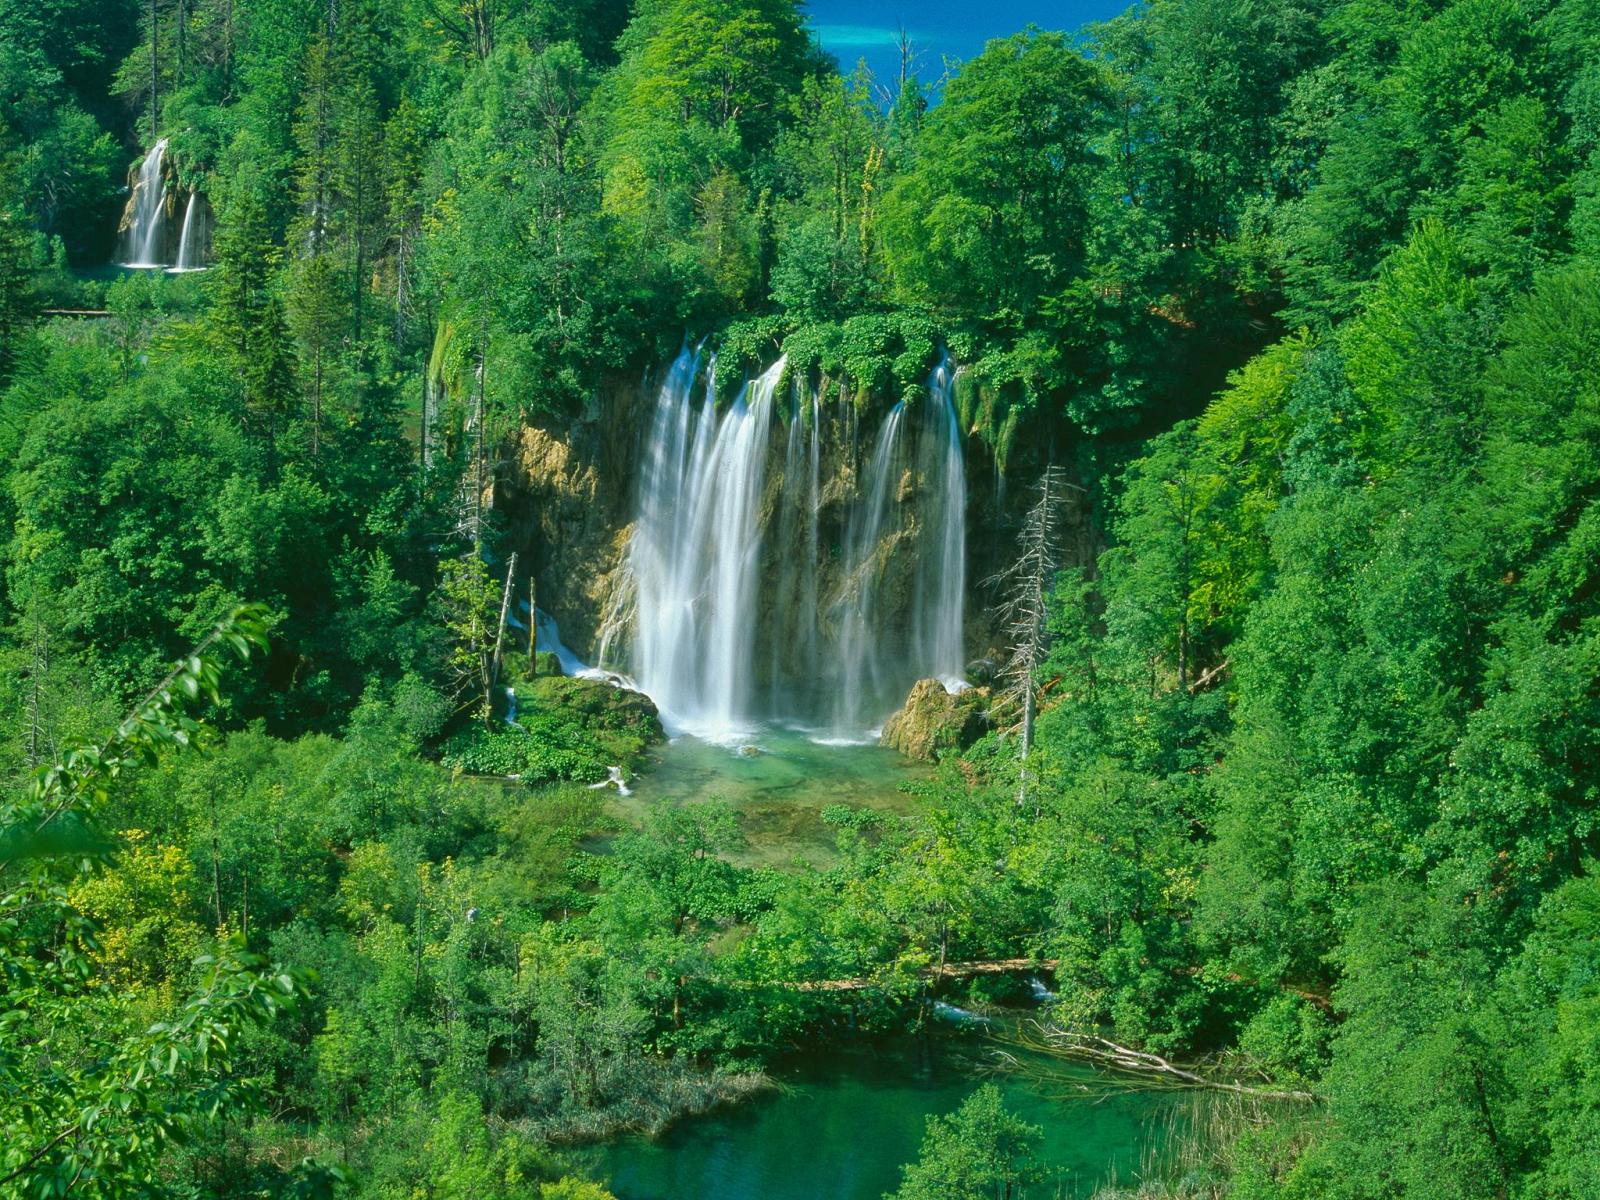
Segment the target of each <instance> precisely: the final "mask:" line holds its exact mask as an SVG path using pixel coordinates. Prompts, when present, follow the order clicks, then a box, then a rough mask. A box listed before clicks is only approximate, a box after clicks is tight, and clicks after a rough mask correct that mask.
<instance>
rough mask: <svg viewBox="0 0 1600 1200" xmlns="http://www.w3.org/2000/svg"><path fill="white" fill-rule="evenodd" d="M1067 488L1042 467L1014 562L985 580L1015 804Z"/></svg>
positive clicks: (1059, 473) (1020, 793)
mask: <svg viewBox="0 0 1600 1200" xmlns="http://www.w3.org/2000/svg"><path fill="white" fill-rule="evenodd" d="M1071 486H1072V485H1071V484H1069V483H1068V482H1067V476H1066V472H1065V471H1064V470H1063V469H1062V468H1060V467H1056V466H1050V467H1046V468H1045V470H1044V473H1043V474H1042V475H1041V476H1040V477H1039V484H1038V492H1039V498H1038V500H1037V501H1036V502H1035V503H1034V505H1033V507H1032V508H1030V509H1029V510H1028V515H1027V518H1026V519H1025V520H1024V521H1023V523H1022V533H1021V535H1020V537H1019V539H1018V541H1019V547H1018V548H1019V554H1018V556H1017V559H1016V561H1015V562H1013V563H1012V564H1011V565H1010V566H1009V567H1007V568H1005V569H1004V570H1003V571H1001V572H999V573H998V574H997V575H995V576H994V577H993V578H992V579H990V581H989V582H990V585H991V586H993V587H994V588H995V589H996V590H997V591H998V592H999V593H1000V595H1001V596H1002V600H1001V606H1000V616H1001V620H1002V621H1003V622H1004V625H1005V630H1006V641H1007V644H1008V650H1009V657H1008V658H1007V661H1006V665H1005V667H1004V668H1003V669H1002V670H1001V673H1000V674H1001V678H1002V679H1003V680H1004V681H1005V686H1004V688H1003V689H1002V691H1001V693H1000V696H999V703H998V704H997V705H996V706H995V708H996V710H997V711H1000V712H1005V713H1009V714H1011V715H1012V716H1013V720H1012V721H1011V724H1010V725H1009V726H1004V727H1003V731H1004V732H1006V733H1008V734H1009V733H1015V734H1016V735H1017V762H1018V769H1017V803H1018V804H1019V805H1021V804H1024V803H1026V802H1027V799H1028V755H1029V754H1030V753H1031V752H1032V750H1033V723H1034V718H1035V716H1036V715H1037V713H1038V687H1037V684H1036V682H1035V679H1036V676H1037V674H1038V671H1039V668H1040V667H1041V666H1043V664H1044V656H1045V652H1046V650H1047V649H1048V645H1047V634H1046V618H1047V617H1048V615H1049V603H1050V591H1051V588H1052V587H1053V585H1054V583H1055V577H1056V570H1057V567H1058V565H1059V563H1060V559H1061V503H1062V500H1063V499H1064V498H1065V496H1066V493H1067V490H1068V489H1069V488H1070V487H1071Z"/></svg>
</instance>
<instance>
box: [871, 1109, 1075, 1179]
mask: <svg viewBox="0 0 1600 1200" xmlns="http://www.w3.org/2000/svg"><path fill="white" fill-rule="evenodd" d="M1038 1141H1039V1127H1038V1126H1037V1125H1029V1124H1028V1123H1027V1122H1025V1121H1023V1120H1021V1119H1020V1118H1018V1117H1015V1116H1013V1115H1012V1114H1011V1113H1009V1112H1008V1111H1006V1107H1005V1102H1004V1100H1003V1099H1002V1097H1001V1095H1000V1089H999V1088H998V1087H996V1086H995V1085H994V1084H992V1083H986V1084H984V1085H983V1086H982V1087H980V1088H979V1089H978V1090H977V1091H975V1092H973V1093H972V1095H970V1096H968V1097H967V1098H966V1100H964V1101H962V1104H961V1107H960V1108H959V1109H958V1110H957V1111H956V1112H955V1113H954V1114H953V1115H951V1116H945V1117H939V1116H935V1117H929V1118H928V1132H927V1134H926V1135H925V1136H924V1137H923V1139H922V1152H921V1154H920V1156H919V1157H918V1159H917V1161H916V1162H914V1163H911V1164H909V1165H907V1166H906V1168H905V1178H904V1180H903V1182H902V1183H901V1184H900V1187H899V1188H898V1189H897V1190H896V1191H894V1192H893V1193H891V1194H890V1195H889V1196H887V1197H885V1200H1024V1198H1025V1197H1026V1196H1027V1194H1028V1188H1029V1186H1030V1185H1032V1184H1035V1183H1038V1182H1040V1181H1041V1180H1042V1179H1043V1177H1044V1176H1043V1172H1042V1171H1041V1170H1040V1169H1039V1167H1038V1165H1037V1163H1036V1162H1035V1160H1034V1152H1035V1148H1036V1147H1037V1145H1038Z"/></svg>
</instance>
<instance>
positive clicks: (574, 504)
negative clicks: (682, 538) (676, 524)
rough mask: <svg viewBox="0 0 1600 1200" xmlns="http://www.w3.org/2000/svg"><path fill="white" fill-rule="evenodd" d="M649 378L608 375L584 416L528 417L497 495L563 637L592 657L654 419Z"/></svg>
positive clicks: (541, 601) (516, 543) (614, 582)
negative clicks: (646, 398)
mask: <svg viewBox="0 0 1600 1200" xmlns="http://www.w3.org/2000/svg"><path fill="white" fill-rule="evenodd" d="M646 386H647V385H646V383H645V381H643V380H638V379H635V380H632V381H630V380H628V379H627V378H625V377H620V376H619V377H616V378H613V379H610V380H607V381H606V384H605V385H604V386H603V387H601V388H600V390H599V391H598V393H597V394H596V395H595V397H594V398H593V399H592V400H591V402H590V403H589V404H588V405H587V406H586V407H585V409H584V411H583V412H582V413H581V414H579V415H578V417H577V418H576V419H574V420H571V421H569V422H565V423H562V422H558V421H554V420H542V421H539V422H537V423H534V424H529V425H526V426H524V427H523V428H522V429H521V430H520V431H519V432H518V434H517V436H516V438H515V439H514V441H513V444H512V445H511V446H510V447H509V448H508V449H509V452H508V456H507V457H508V460H509V461H508V462H507V463H506V467H505V469H504V470H503V472H502V474H501V478H500V480H499V481H498V483H497V489H496V490H497V496H496V503H497V507H498V508H499V509H500V511H501V512H502V513H503V514H504V515H505V519H506V522H507V531H508V532H509V533H510V535H511V542H512V545H513V546H514V547H516V548H517V549H518V550H519V551H520V553H521V555H522V561H523V562H524V563H529V564H531V565H532V568H533V574H534V576H535V578H536V579H537V581H538V604H539V607H540V608H541V609H543V610H544V611H545V612H547V613H549V614H550V615H551V616H553V617H554V618H555V619H556V622H557V623H558V624H559V625H560V627H561V638H562V641H564V642H565V643H566V644H567V645H568V646H569V647H570V648H571V649H572V650H573V651H574V652H575V653H577V654H578V656H579V657H580V658H583V659H585V660H586V661H590V662H593V661H594V660H595V658H596V653H595V652H596V650H597V648H598V640H597V638H598V633H599V630H600V627H601V623H602V620H603V618H604V614H605V612H606V609H607V606H608V604H609V603H610V602H611V599H612V596H613V594H614V592H615V590H616V588H617V584H618V578H619V575H620V571H621V566H622V560H623V551H624V549H625V548H626V546H627V543H628V534H629V531H630V529H631V525H630V522H631V520H632V516H633V512H632V508H633V503H634V493H633V480H634V478H635V473H636V463H637V458H638V450H639V445H640V442H641V440H642V438H643V436H644V432H645V430H646V429H647V427H648V423H649V404H648V402H646V401H644V399H643V397H644V396H645V395H646Z"/></svg>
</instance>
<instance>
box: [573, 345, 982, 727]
mask: <svg viewBox="0 0 1600 1200" xmlns="http://www.w3.org/2000/svg"><path fill="white" fill-rule="evenodd" d="M785 368H786V364H785V362H784V361H783V360H781V359H780V360H779V361H778V362H777V363H775V364H774V365H773V366H772V367H771V368H770V369H768V370H767V371H766V372H765V373H764V374H762V375H761V376H760V377H759V378H757V379H753V380H750V381H748V382H747V383H745V384H744V386H743V387H741V389H740V390H739V393H738V395H737V396H736V397H735V399H734V400H733V402H732V403H730V404H725V405H724V404H721V403H719V399H718V396H717V394H716V384H715V374H716V372H715V360H714V359H710V360H709V361H703V360H702V357H701V355H700V354H699V352H698V351H695V350H690V349H685V350H684V352H683V353H682V354H681V355H680V356H679V357H678V359H677V360H676V361H675V362H674V363H673V364H672V367H671V369H670V371H669V372H668V373H667V376H666V378H665V380H664V381H663V383H662V385H661V389H660V392H659V395H658V398H657V402H656V409H655V415H654V417H653V420H652V422H651V425H650V430H649V435H648V438H649V440H648V443H647V445H646V447H645V452H644V456H643V465H642V469H641V472H640V482H639V497H638V510H637V516H636V521H635V525H634V533H633V537H632V539H631V541H630V542H629V548H628V560H627V576H628V578H629V579H630V580H631V586H632V588H633V596H632V604H631V612H632V613H633V627H632V636H631V641H630V643H629V661H628V662H627V663H625V664H618V663H603V665H607V666H625V667H626V668H628V669H630V670H631V672H632V674H633V677H634V678H635V680H636V681H637V683H638V685H639V687H640V688H641V689H642V690H644V691H645V692H647V693H649V694H650V695H651V696H652V697H653V698H654V699H655V701H656V703H657V704H658V705H659V706H660V708H661V712H662V716H663V718H664V720H665V721H666V722H667V724H668V727H669V728H671V729H674V730H676V731H681V732H687V733H692V734H695V735H697V736H700V737H703V738H706V739H707V740H713V741H721V742H739V741H744V740H747V739H748V738H749V737H750V736H751V735H752V733H753V732H754V730H756V729H757V728H758V727H759V726H760V725H761V724H762V723H763V722H767V721H779V722H784V723H786V724H795V725H801V726H803V727H806V728H808V729H811V730H812V731H813V732H814V733H815V735H816V736H818V737H819V738H826V739H829V740H832V739H841V740H858V739H861V738H864V737H867V736H870V732H871V729H872V727H873V726H875V725H877V724H879V723H881V721H882V720H883V718H884V717H886V716H887V715H888V714H889V713H890V712H892V711H893V710H894V709H895V708H896V707H898V705H899V704H900V702H901V701H902V700H903V699H904V698H905V695H906V692H907V691H908V690H909V688H910V686H911V684H913V683H914V682H915V681H916V680H918V679H920V678H924V677H928V676H937V677H939V678H940V679H942V680H944V681H945V683H946V686H948V687H951V688H955V687H958V686H960V680H961V674H962V667H963V663H964V661H965V659H964V657H963V644H962V631H963V619H964V597H965V594H966V578H965V576H966V532H965V519H966V481H965V476H964V467H963V453H962V445H961V433H960V427H959V423H958V420H957V417H956V411H955V404H954V398H953V395H952V378H953V373H952V368H951V365H950V363H949V361H948V359H946V360H945V361H943V362H941V363H940V365H939V367H938V368H937V369H936V370H935V371H934V372H933V375H932V376H931V377H930V379H929V381H928V387H927V393H926V395H924V396H920V397H917V398H914V399H909V400H906V401H903V402H901V403H899V404H896V405H895V406H894V407H893V408H891V409H890V410H889V411H888V413H887V414H886V415H885V416H884V417H883V420H882V422H881V424H880V425H879V427H878V429H877V432H876V435H875V437H874V438H873V439H872V443H871V447H870V449H867V448H866V447H865V446H864V444H863V443H862V442H861V440H860V437H859V433H858V428H859V419H860V413H859V411H858V409H857V407H856V405H855V404H854V403H853V402H852V400H851V399H850V398H848V397H845V398H842V399H841V400H840V402H839V403H838V405H837V406H836V407H835V406H834V405H825V404H823V403H822V402H821V401H820V400H819V398H818V397H817V396H815V395H813V394H810V393H809V392H808V391H806V390H805V389H804V387H803V386H802V385H801V384H800V383H799V382H798V381H792V382H788V383H786V382H785V376H786V369H785Z"/></svg>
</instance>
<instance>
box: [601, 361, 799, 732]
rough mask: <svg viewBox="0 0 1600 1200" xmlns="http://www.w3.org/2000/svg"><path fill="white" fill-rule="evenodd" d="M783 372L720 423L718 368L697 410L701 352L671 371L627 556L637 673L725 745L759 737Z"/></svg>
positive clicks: (664, 706) (767, 378) (680, 716)
mask: <svg viewBox="0 0 1600 1200" xmlns="http://www.w3.org/2000/svg"><path fill="white" fill-rule="evenodd" d="M783 367H784V364H783V362H782V360H780V361H779V362H778V363H776V364H775V365H774V366H773V367H772V368H771V369H770V370H769V371H767V373H766V374H765V375H763V376H762V377H761V378H760V379H757V380H755V381H754V382H753V383H748V384H746V385H745V386H744V387H743V388H742V389H741V390H740V392H739V397H738V399H736V400H735V401H734V402H733V404H732V405H731V406H730V407H729V408H728V411H727V412H726V413H725V414H723V415H722V416H721V417H720V418H719V416H718V414H717V398H716V386H715V382H714V381H715V377H716V368H715V360H714V359H713V360H712V366H711V369H710V371H709V372H708V376H709V379H710V380H711V382H709V383H708V384H707V388H706V394H705V398H704V400H703V401H702V402H701V403H700V405H699V406H698V408H697V407H696V405H695V404H694V398H693V392H694V384H695V380H696V377H697V376H698V374H699V370H698V368H699V355H698V354H691V353H689V352H688V351H687V350H685V352H684V353H683V354H682V355H680V356H679V358H678V361H677V362H675V363H674V364H673V367H672V370H671V372H670V373H669V375H668V377H667V380H666V382H665V383H664V384H663V385H662V388H661V395H660V398H659V401H658V403H657V406H656V415H655V420H654V423H653V426H652V429H651V437H650V449H649V457H648V460H647V462H646V463H645V470H644V477H643V480H642V487H641V491H640V509H639V523H638V526H637V531H636V533H635V535H634V538H633V540H632V542H631V543H630V547H629V557H630V569H631V574H632V576H633V579H634V583H635V587H636V589H637V593H638V594H637V600H636V605H637V613H638V616H637V619H636V625H635V630H634V646H633V667H634V675H635V677H636V678H637V679H638V681H639V686H640V688H642V689H643V690H644V691H645V692H647V693H648V694H649V695H650V696H652V697H654V699H655V701H656V704H657V705H658V706H659V707H660V709H661V713H662V717H663V719H664V720H665V721H666V722H667V723H668V724H669V725H671V726H674V727H677V728H681V729H684V730H687V731H689V732H692V733H696V734H698V735H700V736H703V737H705V738H706V739H707V740H715V741H725V740H729V739H734V738H738V737H741V736H743V735H744V734H745V733H746V732H747V731H748V728H749V723H750V721H749V718H750V696H751V692H752V690H753V688H752V659H753V657H754V652H755V621H754V619H753V606H754V603H755V595H756V577H757V574H758V573H759V570H760V560H761V538H760V532H761V531H760V527H759V515H760V514H759V506H760V502H761V493H762V489H763V486H764V484H765V476H766V462H767V434H768V431H769V429H770V427H771V423H772V408H773V394H774V393H775V392H776V391H777V387H778V381H779V380H780V379H781V378H782V375H783Z"/></svg>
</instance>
